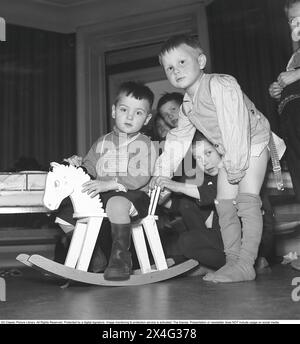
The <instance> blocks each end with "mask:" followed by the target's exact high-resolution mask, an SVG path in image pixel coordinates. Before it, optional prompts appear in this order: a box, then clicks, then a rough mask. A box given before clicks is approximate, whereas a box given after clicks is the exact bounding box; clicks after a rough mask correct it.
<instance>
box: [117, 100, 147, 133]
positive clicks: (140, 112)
mask: <svg viewBox="0 0 300 344" xmlns="http://www.w3.org/2000/svg"><path fill="white" fill-rule="evenodd" d="M112 118H113V119H114V120H115V125H116V127H117V129H118V130H119V131H120V132H122V133H126V134H133V133H137V132H139V131H140V130H141V128H142V127H143V125H146V124H147V123H148V122H149V120H150V118H151V114H150V104H149V102H148V100H146V99H136V98H134V97H132V96H130V95H128V96H126V95H121V96H120V97H119V100H118V102H117V104H116V105H113V106H112Z"/></svg>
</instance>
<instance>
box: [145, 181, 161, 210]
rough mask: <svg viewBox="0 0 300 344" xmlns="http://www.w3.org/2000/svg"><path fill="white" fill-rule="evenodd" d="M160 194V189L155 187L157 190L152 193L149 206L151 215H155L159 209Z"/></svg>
mask: <svg viewBox="0 0 300 344" xmlns="http://www.w3.org/2000/svg"><path fill="white" fill-rule="evenodd" d="M159 194H160V187H159V186H155V188H154V189H153V190H152V191H151V196H150V206H149V212H148V213H149V215H154V214H155V210H156V207H157V203H158V199H159Z"/></svg>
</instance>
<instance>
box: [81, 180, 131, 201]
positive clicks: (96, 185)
mask: <svg viewBox="0 0 300 344" xmlns="http://www.w3.org/2000/svg"><path fill="white" fill-rule="evenodd" d="M114 190H119V191H125V190H122V188H121V185H120V184H118V182H117V181H116V179H111V180H105V181H104V180H90V181H88V182H85V183H84V184H83V185H82V192H86V193H87V194H88V195H90V196H91V197H95V196H97V195H98V194H100V193H101V192H107V191H114Z"/></svg>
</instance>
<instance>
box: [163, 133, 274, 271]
mask: <svg viewBox="0 0 300 344" xmlns="http://www.w3.org/2000/svg"><path fill="white" fill-rule="evenodd" d="M192 154H193V157H194V159H195V160H196V163H197V164H198V166H199V168H200V169H201V170H202V171H203V172H204V179H203V182H202V184H201V185H192V184H188V183H184V182H176V181H173V180H170V179H169V178H167V177H165V178H161V181H160V185H161V186H162V187H163V188H165V189H168V190H170V191H172V194H173V195H175V196H174V197H172V198H171V199H170V200H169V201H167V202H166V204H164V205H165V206H166V207H167V208H169V211H170V212H173V213H179V214H180V215H181V216H182V221H183V224H184V226H185V227H186V230H185V231H181V233H180V234H178V233H173V231H174V230H173V229H172V230H171V231H172V232H170V231H169V233H168V235H167V233H166V235H164V236H163V237H162V240H163V245H164V249H165V253H166V255H167V256H168V257H170V256H171V257H173V258H174V259H175V261H176V260H180V259H181V257H180V256H184V257H185V259H187V258H189V259H190V258H192V259H196V260H198V261H199V264H200V266H204V267H206V268H210V269H215V270H216V269H219V268H221V267H222V266H223V265H224V264H225V263H226V260H225V253H224V247H223V242H222V236H221V232H220V226H219V222H218V215H217V213H216V209H215V204H214V199H215V198H216V195H217V179H218V173H219V165H220V164H221V160H222V159H221V156H220V154H219V153H218V152H217V151H216V149H215V147H214V146H213V145H212V144H211V143H210V142H209V141H208V140H207V139H206V138H205V137H204V136H203V135H202V134H201V133H200V132H199V131H196V133H195V136H194V139H193V142H192ZM267 202H268V199H267V198H266V197H263V209H264V217H263V223H264V225H263V234H262V241H261V244H260V247H259V253H258V258H257V259H256V271H259V272H265V271H268V270H267V269H265V268H267V267H269V265H270V264H272V263H274V262H275V258H276V257H275V247H274V233H273V226H274V223H273V211H272V209H271V208H270V206H269V204H268V203H267ZM200 270H201V272H202V273H203V272H205V269H203V267H202V268H201V269H200Z"/></svg>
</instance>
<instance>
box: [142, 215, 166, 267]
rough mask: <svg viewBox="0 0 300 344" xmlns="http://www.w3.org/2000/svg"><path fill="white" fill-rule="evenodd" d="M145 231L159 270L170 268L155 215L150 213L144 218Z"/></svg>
mask: <svg viewBox="0 0 300 344" xmlns="http://www.w3.org/2000/svg"><path fill="white" fill-rule="evenodd" d="M142 224H143V226H144V230H145V233H146V235H147V239H148V242H149V245H150V248H151V252H152V255H153V258H154V261H155V265H156V268H157V270H165V269H167V268H168V265H167V262H166V258H165V254H164V251H163V248H162V244H161V241H160V237H159V234H158V229H157V225H156V221H155V218H154V216H152V215H148V216H147V217H145V218H144V219H143V220H142Z"/></svg>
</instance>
